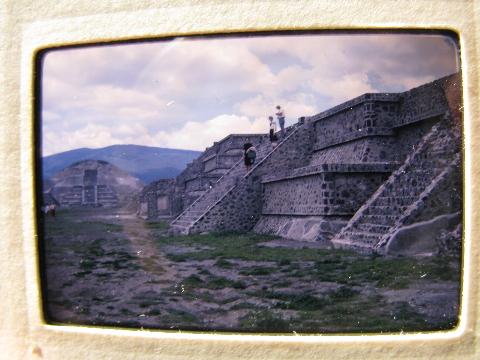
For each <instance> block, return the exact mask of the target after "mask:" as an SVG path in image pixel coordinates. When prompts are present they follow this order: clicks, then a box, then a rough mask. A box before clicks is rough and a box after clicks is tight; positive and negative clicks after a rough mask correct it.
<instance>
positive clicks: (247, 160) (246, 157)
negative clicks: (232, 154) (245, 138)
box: [243, 142, 253, 167]
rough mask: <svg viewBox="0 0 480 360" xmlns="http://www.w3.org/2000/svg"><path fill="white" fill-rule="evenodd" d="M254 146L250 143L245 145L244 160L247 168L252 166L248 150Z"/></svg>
mask: <svg viewBox="0 0 480 360" xmlns="http://www.w3.org/2000/svg"><path fill="white" fill-rule="evenodd" d="M252 146H253V145H252V144H251V143H249V142H247V143H245V144H243V159H244V161H245V166H246V167H249V166H250V165H251V164H250V159H249V158H248V156H247V150H248V149H250V148H251V147H252Z"/></svg>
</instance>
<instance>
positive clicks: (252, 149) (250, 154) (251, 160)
mask: <svg viewBox="0 0 480 360" xmlns="http://www.w3.org/2000/svg"><path fill="white" fill-rule="evenodd" d="M256 157H257V149H255V146H253V145H252V146H250V147H249V148H248V149H247V158H248V159H249V164H248V165H247V172H248V171H250V168H251V166H252V165H253V164H254V163H255V159H256Z"/></svg>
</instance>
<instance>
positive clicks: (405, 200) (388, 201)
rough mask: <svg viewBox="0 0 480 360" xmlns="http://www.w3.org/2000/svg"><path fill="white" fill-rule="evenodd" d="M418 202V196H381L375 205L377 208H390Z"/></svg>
mask: <svg viewBox="0 0 480 360" xmlns="http://www.w3.org/2000/svg"><path fill="white" fill-rule="evenodd" d="M415 200H417V197H416V196H399V197H395V196H379V197H378V198H377V199H376V200H375V202H374V203H373V205H375V206H389V205H401V206H405V205H410V204H412V203H413V202H415Z"/></svg>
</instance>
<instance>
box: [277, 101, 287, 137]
mask: <svg viewBox="0 0 480 360" xmlns="http://www.w3.org/2000/svg"><path fill="white" fill-rule="evenodd" d="M275 115H277V119H278V125H280V131H281V132H282V138H283V137H284V136H285V112H284V111H283V110H282V108H281V107H280V105H277V112H276V113H275Z"/></svg>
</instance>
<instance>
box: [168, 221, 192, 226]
mask: <svg viewBox="0 0 480 360" xmlns="http://www.w3.org/2000/svg"><path fill="white" fill-rule="evenodd" d="M192 223H193V221H185V220H177V221H175V222H174V223H173V224H172V225H175V226H182V227H189V226H190V225H192Z"/></svg>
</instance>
